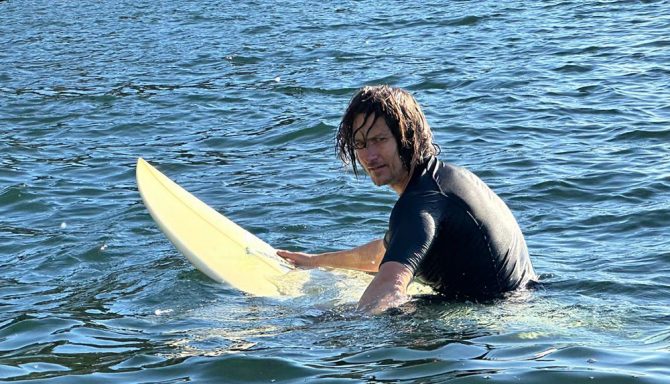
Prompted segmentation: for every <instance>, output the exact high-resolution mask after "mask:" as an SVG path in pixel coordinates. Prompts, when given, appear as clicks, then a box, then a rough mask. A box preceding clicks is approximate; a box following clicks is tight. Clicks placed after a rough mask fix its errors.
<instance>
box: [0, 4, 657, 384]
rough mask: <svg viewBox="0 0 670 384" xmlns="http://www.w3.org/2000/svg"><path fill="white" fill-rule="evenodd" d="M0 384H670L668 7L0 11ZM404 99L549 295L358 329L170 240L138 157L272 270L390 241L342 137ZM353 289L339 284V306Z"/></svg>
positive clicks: (353, 320)
mask: <svg viewBox="0 0 670 384" xmlns="http://www.w3.org/2000/svg"><path fill="white" fill-rule="evenodd" d="M0 20H1V22H0V380H7V381H25V382H28V381H30V382H41V381H49V382H55V383H61V382H62V383H89V382H95V383H104V382H115V383H116V382H142V383H149V382H188V381H193V382H198V383H201V382H216V383H218V382H259V383H268V382H274V383H280V382H286V383H289V382H315V381H318V382H332V383H335V382H338V383H339V382H352V383H353V382H402V383H411V382H417V383H419V382H420V383H436V382H454V383H461V382H466V383H471V382H472V383H477V382H486V383H489V382H496V383H507V382H540V381H541V382H543V383H566V382H589V383H590V382H604V383H629V382H630V383H666V382H669V381H670V368H669V367H670V298H669V297H670V238H669V237H668V227H670V64H668V63H670V35H669V34H668V31H670V2H668V1H576V0H572V1H571V0H565V1H542V2H533V1H511V2H499V1H487V0H485V1H480V2H466V1H452V2H448V3H447V2H426V3H416V4H414V3H406V2H389V3H388V4H384V5H383V6H375V5H373V3H372V2H361V1H338V2H334V1H328V0H326V1H321V2H319V3H309V2H284V1H267V2H260V1H249V2H226V1H224V2H206V1H185V2H158V1H153V0H145V1H115V2H112V1H101V2H94V1H87V0H82V1H78V2H70V1H50V2H40V1H27V0H26V1H20V0H7V1H0ZM377 83H388V84H392V85H396V86H401V87H405V88H407V89H408V90H410V91H411V92H412V93H413V94H414V95H415V96H416V98H417V99H418V100H419V102H420V103H421V104H422V106H423V108H424V110H425V112H426V115H427V117H428V120H429V122H430V124H431V126H432V127H433V129H434V132H435V136H436V139H437V142H438V143H439V144H440V145H441V147H442V149H443V152H442V155H441V158H442V159H443V160H445V161H449V162H453V163H456V164H459V165H463V166H466V167H468V168H469V169H471V170H473V171H474V172H475V173H477V174H478V175H479V176H480V177H482V178H483V179H484V180H485V181H486V182H487V183H488V184H489V185H490V186H491V187H492V188H493V189H494V190H495V191H497V192H498V193H499V194H500V195H501V196H502V197H503V199H505V201H507V203H508V204H509V206H510V207H511V208H512V210H513V211H514V213H515V215H516V217H517V218H518V221H519V223H520V225H521V227H522V229H523V230H524V233H525V234H526V239H527V242H528V244H529V247H530V250H531V253H532V258H533V262H534V265H535V268H536V270H537V271H538V272H539V273H540V274H541V280H542V287H541V288H540V289H538V290H535V291H525V292H519V293H517V294H515V295H513V296H511V297H509V298H508V299H506V300H500V301H497V302H495V303H487V304H477V303H467V302H466V303H454V302H446V303H445V302H439V301H435V300H429V299H421V300H416V301H414V302H412V303H410V304H409V305H408V306H406V307H404V308H402V309H401V310H399V311H394V312H391V313H387V314H384V315H381V316H375V317H370V316H363V315H361V314H358V313H356V312H354V311H353V303H354V301H355V298H353V296H352V297H350V298H349V299H348V300H347V298H346V297H344V298H343V297H342V296H341V295H340V294H338V293H337V292H338V289H339V288H338V287H342V286H344V285H347V284H349V283H348V282H347V281H346V280H345V281H342V282H338V283H337V284H335V285H334V286H324V287H323V290H321V291H318V292H316V293H315V294H313V295H311V296H309V297H303V298H299V299H294V300H285V301H278V300H271V299H260V298H253V297H248V296H245V295H243V294H241V293H239V292H237V291H235V290H233V289H231V288H229V287H227V286H225V285H219V284H216V283H214V282H212V281H211V280H209V279H208V278H207V277H205V276H204V275H202V274H201V273H199V272H197V271H195V270H194V269H193V267H192V266H191V265H190V264H189V263H188V262H187V261H186V260H185V259H184V257H183V256H181V255H180V254H179V253H178V252H177V251H176V250H175V249H174V248H173V247H172V246H171V245H170V244H169V242H168V241H167V240H166V239H165V238H164V236H163V235H162V234H161V233H160V231H159V230H158V229H157V228H156V226H155V225H154V223H153V222H152V220H151V218H150V217H149V215H148V213H147V211H146V209H145V208H144V206H143V204H142V203H141V201H140V197H139V195H138V193H137V189H136V185H135V180H134V164H135V161H136V158H137V157H139V156H143V157H145V158H146V159H148V160H149V161H151V162H152V163H153V164H155V165H156V166H157V167H158V168H159V169H161V170H162V171H163V172H165V173H166V174H168V175H169V176H171V177H172V178H173V179H175V180H176V181H178V182H179V183H181V184H182V185H183V186H184V187H186V188H187V189H189V190H190V191H192V192H194V193H195V194H196V195H197V196H199V197H200V198H202V199H203V200H204V201H206V202H207V203H209V204H210V205H212V206H213V207H215V208H216V209H218V210H220V211H221V212H223V213H225V214H226V215H227V216H228V217H230V218H232V219H233V220H235V221H236V222H238V223H240V224H241V225H243V226H245V227H246V228H248V229H249V230H251V231H253V232H255V233H256V234H258V235H259V236H260V237H262V238H263V239H265V240H266V241H268V242H270V243H271V244H273V245H275V246H276V247H278V248H288V249H296V250H306V251H314V252H317V251H326V250H333V249H340V248H343V247H348V246H354V245H357V244H360V243H362V242H365V241H368V240H370V239H372V238H376V237H379V236H380V235H381V234H383V232H384V230H385V225H386V223H387V218H388V215H389V212H390V209H391V207H392V205H393V202H394V200H395V195H394V193H393V192H392V191H391V190H389V189H385V188H375V187H374V186H373V185H372V183H371V182H370V181H369V179H367V178H365V177H360V178H358V179H356V178H354V177H353V175H352V174H351V172H350V171H349V170H347V169H345V168H344V167H343V166H342V165H341V164H340V163H339V162H338V160H337V159H336V157H335V150H334V144H335V142H334V131H335V129H336V127H337V124H338V122H339V118H340V116H341V114H342V113H343V111H344V108H345V107H346V103H347V101H348V100H349V98H350V97H351V95H352V94H353V92H355V90H356V89H357V88H359V87H361V86H363V85H365V84H377ZM338 284H339V285H338Z"/></svg>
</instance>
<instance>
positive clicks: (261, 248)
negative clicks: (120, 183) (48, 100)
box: [136, 158, 300, 297]
mask: <svg viewBox="0 0 670 384" xmlns="http://www.w3.org/2000/svg"><path fill="white" fill-rule="evenodd" d="M136 177H137V186H138V189H139V192H140V195H141V196H142V200H143V201H144V205H145V206H146V207H147V210H148V211H149V213H150V214H151V217H152V218H153V219H154V221H155V222H156V224H157V225H158V227H159V228H160V229H161V230H162V231H163V233H164V234H165V235H166V236H167V238H168V239H170V241H171V242H172V244H174V246H175V247H176V248H177V249H178V250H179V251H180V252H181V253H182V254H184V256H186V258H187V259H188V260H189V261H190V262H191V264H193V265H194V266H195V267H196V268H197V269H198V270H200V271H201V272H203V273H204V274H205V275H207V276H209V277H210V278H212V279H213V280H215V281H218V282H225V283H227V284H230V285H231V286H233V287H234V288H237V289H239V290H241V291H243V292H246V293H249V294H251V295H254V296H264V297H279V296H287V295H292V296H296V295H299V294H300V293H299V290H295V289H294V290H292V291H290V292H289V291H287V290H286V289H285V287H286V286H287V284H286V281H282V280H285V279H284V276H285V275H286V274H287V272H289V271H290V270H291V269H292V266H291V265H290V264H289V263H288V262H286V261H285V260H283V259H282V258H281V257H279V256H277V254H276V251H275V249H274V248H273V247H272V246H271V245H269V244H268V243H266V242H264V241H263V240H261V239H259V238H258V237H256V236H254V235H253V234H252V233H250V232H249V231H247V230H245V229H244V228H242V227H240V226H239V225H237V224H235V223H234V222H233V221H231V220H230V219H228V218H226V217H225V216H224V215H222V214H220V213H219V212H217V211H216V210H214V209H213V208H211V207H210V206H208V205H207V204H205V203H204V202H202V201H201V200H199V199H198V198H197V197H195V196H193V195H192V194H191V193H189V192H188V191H186V190H185V189H184V188H182V187H180V186H179V185H178V184H177V183H175V182H174V181H172V180H170V179H169V178H168V177H167V176H165V175H164V174H162V173H161V172H160V171H159V170H157V169H156V168H155V167H153V166H152V165H151V164H149V163H148V162H147V161H145V160H144V159H142V158H139V159H138V160H137V166H136Z"/></svg>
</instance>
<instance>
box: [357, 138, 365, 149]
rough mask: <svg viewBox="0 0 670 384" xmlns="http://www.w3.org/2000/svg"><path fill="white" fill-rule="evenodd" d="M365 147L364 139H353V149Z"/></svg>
mask: <svg viewBox="0 0 670 384" xmlns="http://www.w3.org/2000/svg"><path fill="white" fill-rule="evenodd" d="M363 148H365V142H364V141H358V140H357V141H354V149H363Z"/></svg>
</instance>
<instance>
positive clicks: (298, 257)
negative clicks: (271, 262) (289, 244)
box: [277, 249, 319, 268]
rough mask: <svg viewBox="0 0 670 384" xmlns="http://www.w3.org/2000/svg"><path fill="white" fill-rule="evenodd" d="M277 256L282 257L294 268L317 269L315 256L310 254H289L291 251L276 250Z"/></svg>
mask: <svg viewBox="0 0 670 384" xmlns="http://www.w3.org/2000/svg"><path fill="white" fill-rule="evenodd" d="M277 255H278V256H279V257H282V258H284V259H286V260H287V261H288V262H290V263H291V264H293V265H295V266H296V267H302V268H315V267H318V266H319V265H318V263H317V261H316V260H317V258H316V256H317V255H313V254H311V253H303V252H291V251H285V250H282V249H278V250H277Z"/></svg>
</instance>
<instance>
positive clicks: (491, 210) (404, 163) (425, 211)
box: [277, 85, 536, 313]
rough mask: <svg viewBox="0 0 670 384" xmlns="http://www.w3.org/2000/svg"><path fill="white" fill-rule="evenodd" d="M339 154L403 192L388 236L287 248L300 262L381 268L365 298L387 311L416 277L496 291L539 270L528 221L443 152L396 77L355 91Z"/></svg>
mask: <svg viewBox="0 0 670 384" xmlns="http://www.w3.org/2000/svg"><path fill="white" fill-rule="evenodd" d="M337 150H338V155H339V157H340V158H341V159H342V161H343V162H345V164H351V166H352V168H353V171H354V174H358V167H357V163H359V164H360V166H362V168H363V169H364V170H365V172H366V173H367V174H368V175H369V176H370V178H371V179H372V182H373V183H374V184H375V185H377V186H382V185H388V186H389V187H391V188H392V189H393V190H394V191H395V192H396V193H397V194H398V195H399V198H398V200H397V201H396V203H395V206H394V207H393V210H392V211H391V216H390V219H389V225H388V230H387V231H386V234H385V236H384V237H383V238H381V239H377V240H373V241H371V242H369V243H367V244H364V245H362V246H359V247H356V248H353V249H349V250H343V251H337V252H326V253H320V254H308V253H302V252H290V251H283V250H280V251H278V252H277V254H278V255H279V256H281V257H283V258H285V259H287V260H289V261H290V262H292V263H294V264H295V265H297V266H302V267H331V268H347V269H355V270H361V271H367V272H375V273H376V274H375V277H374V279H373V280H372V282H371V283H370V285H369V286H368V287H367V288H366V290H365V291H364V293H363V295H362V296H361V298H360V300H359V302H358V308H359V309H361V310H364V311H368V312H373V313H379V312H382V311H384V310H386V309H388V308H391V307H395V306H398V305H401V304H402V303H404V302H405V301H407V299H408V296H407V294H406V290H407V286H408V285H409V283H410V282H411V281H412V279H413V278H414V277H418V278H419V279H420V280H421V281H422V282H423V283H425V284H427V285H430V286H431V287H432V288H433V289H434V290H435V291H437V292H438V293H440V294H443V295H445V296H448V297H451V298H466V299H474V300H481V299H489V298H495V297H499V296H500V295H502V294H503V293H504V292H508V291H511V290H514V289H516V288H519V287H521V286H523V285H525V284H526V283H527V282H529V281H531V280H533V279H535V278H536V276H535V272H534V271H533V267H532V265H531V261H530V258H529V255H528V249H527V247H526V242H525V240H524V237H523V234H522V233H521V229H520V228H519V225H518V224H517V222H516V220H515V218H514V216H513V215H512V212H511V211H510V210H509V208H508V207H507V205H506V204H505V203H504V202H503V201H502V200H501V199H500V197H498V195H496V194H495V193H494V192H493V191H492V190H491V189H490V188H489V187H488V186H487V185H486V184H485V183H484V182H483V181H482V180H481V179H480V178H479V177H477V176H476V175H474V174H473V173H472V172H470V171H468V170H467V169H465V168H462V167H459V166H456V165H452V164H448V163H443V162H442V161H440V160H438V159H437V157H436V156H437V155H438V154H439V152H440V148H439V146H437V145H436V144H435V143H433V134H432V132H431V130H430V127H429V125H428V122H427V121H426V118H425V116H424V114H423V112H422V110H421V107H420V106H419V104H418V103H417V101H416V100H415V99H414V97H412V96H411V95H410V94H409V93H408V92H407V91H405V90H403V89H400V88H394V87H390V86H386V85H382V86H372V87H365V88H362V89H361V90H359V91H358V92H357V93H356V94H355V95H354V97H353V98H352V99H351V101H350V103H349V106H348V108H347V110H346V112H345V114H344V116H343V118H342V121H341V123H340V126H339V130H338V133H337Z"/></svg>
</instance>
